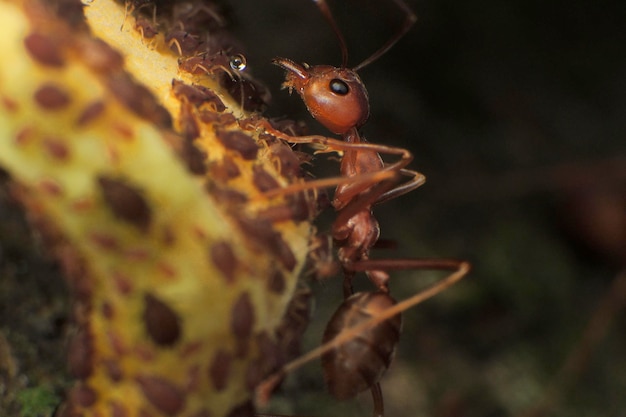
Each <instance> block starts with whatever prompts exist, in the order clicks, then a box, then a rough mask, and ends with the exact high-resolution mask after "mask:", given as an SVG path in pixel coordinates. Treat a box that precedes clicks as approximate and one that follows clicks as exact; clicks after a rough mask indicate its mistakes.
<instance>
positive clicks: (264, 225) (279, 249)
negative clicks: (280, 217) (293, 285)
mask: <svg viewBox="0 0 626 417" xmlns="http://www.w3.org/2000/svg"><path fill="white" fill-rule="evenodd" d="M237 222H238V224H239V227H240V228H241V230H242V231H243V232H244V233H245V234H246V235H247V236H248V237H249V238H251V239H252V240H253V241H254V242H255V243H256V246H257V247H258V249H259V250H265V251H267V250H269V251H270V253H272V255H274V256H275V257H276V258H278V260H279V261H280V262H281V263H282V264H283V266H284V267H285V268H287V269H288V270H289V271H293V269H294V268H295V267H296V263H297V261H296V257H295V256H294V254H293V252H292V251H291V248H290V247H289V245H287V243H286V242H285V241H284V239H283V237H282V235H281V234H280V233H278V232H276V231H275V230H274V229H273V227H272V224H271V223H270V222H269V221H267V220H264V219H252V218H248V217H240V218H238V219H237Z"/></svg>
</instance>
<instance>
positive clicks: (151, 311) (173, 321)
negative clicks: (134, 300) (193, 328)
mask: <svg viewBox="0 0 626 417" xmlns="http://www.w3.org/2000/svg"><path fill="white" fill-rule="evenodd" d="M144 305H145V306H144V311H143V315H142V320H143V323H144V326H145V328H146V332H147V333H148V335H149V336H150V338H151V339H152V341H153V342H154V343H156V344H157V345H159V346H173V345H174V344H176V342H178V340H179V339H180V335H181V328H180V318H179V317H178V314H176V312H175V311H174V310H172V308H171V307H170V306H168V305H167V304H166V303H165V302H163V301H162V300H160V299H158V298H157V297H155V296H154V295H152V294H150V293H147V294H145V295H144Z"/></svg>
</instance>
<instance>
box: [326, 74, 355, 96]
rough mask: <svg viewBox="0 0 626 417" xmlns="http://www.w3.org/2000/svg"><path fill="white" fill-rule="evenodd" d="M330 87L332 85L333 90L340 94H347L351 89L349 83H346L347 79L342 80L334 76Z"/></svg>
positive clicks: (331, 89)
mask: <svg viewBox="0 0 626 417" xmlns="http://www.w3.org/2000/svg"><path fill="white" fill-rule="evenodd" d="M329 87H330V91H331V92H333V93H335V94H337V95H340V96H345V95H346V94H348V92H349V91H350V88H349V87H348V84H346V82H345V81H343V80H340V79H338V78H334V79H332V80H330V84H329Z"/></svg>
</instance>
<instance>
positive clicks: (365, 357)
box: [322, 291, 402, 400]
mask: <svg viewBox="0 0 626 417" xmlns="http://www.w3.org/2000/svg"><path fill="white" fill-rule="evenodd" d="M395 304H396V302H395V300H394V299H393V298H391V297H390V296H389V294H387V293H385V292H382V291H378V292H360V293H356V294H354V295H352V296H351V297H349V298H347V299H346V300H345V301H344V302H343V303H342V304H341V305H340V306H339V308H338V309H337V311H336V312H335V314H334V315H333V317H332V318H331V319H330V321H329V323H328V326H327V327H326V331H325V332H324V340H323V343H326V342H328V341H330V340H333V339H334V338H335V337H337V336H338V335H340V334H341V333H344V332H350V331H351V329H352V328H354V327H355V326H358V325H359V324H361V323H363V322H365V321H367V320H370V319H371V318H372V317H376V316H378V315H380V313H381V312H382V311H384V310H387V309H389V308H390V307H392V306H393V305H395ZM401 329H402V316H401V315H400V314H398V315H396V316H393V317H392V318H390V319H388V320H385V321H383V322H381V323H380V324H378V325H376V326H373V327H371V328H369V329H367V330H365V331H363V332H360V333H359V334H358V335H356V336H355V337H354V338H352V339H351V340H350V341H348V342H346V343H344V344H342V345H341V346H339V347H338V348H336V349H333V350H331V351H329V352H327V353H325V354H323V355H322V365H323V367H324V375H325V378H326V383H327V385H328V389H329V391H330V393H331V394H332V395H333V396H334V397H336V398H337V399H339V400H345V399H349V398H352V397H354V396H355V395H356V394H358V393H359V392H362V391H365V390H367V389H369V388H371V387H372V386H373V385H374V384H376V383H377V382H378V381H379V380H380V378H381V377H382V375H383V373H384V372H385V371H386V370H387V368H389V365H391V361H392V360H393V356H394V353H395V350H396V346H397V344H398V341H399V339H400V331H401Z"/></svg>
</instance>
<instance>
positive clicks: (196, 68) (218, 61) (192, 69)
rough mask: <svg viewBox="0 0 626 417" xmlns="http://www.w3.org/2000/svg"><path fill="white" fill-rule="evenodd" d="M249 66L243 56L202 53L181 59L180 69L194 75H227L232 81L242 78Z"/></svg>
mask: <svg viewBox="0 0 626 417" xmlns="http://www.w3.org/2000/svg"><path fill="white" fill-rule="evenodd" d="M246 66H247V62H246V58H245V57H244V56H243V55H241V54H233V55H228V54H226V52H224V50H220V51H219V52H217V53H215V54H209V53H208V52H202V53H200V54H198V55H195V56H192V57H189V58H181V59H180V60H179V68H180V69H181V70H182V71H185V72H188V73H190V74H194V75H204V74H207V75H216V74H221V75H226V76H228V77H230V79H231V80H235V79H236V78H238V77H240V76H241V75H242V74H241V71H243V70H244V69H245V68H246Z"/></svg>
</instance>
